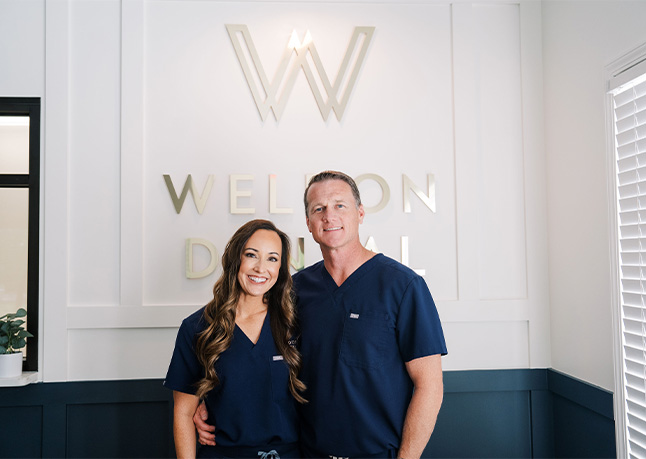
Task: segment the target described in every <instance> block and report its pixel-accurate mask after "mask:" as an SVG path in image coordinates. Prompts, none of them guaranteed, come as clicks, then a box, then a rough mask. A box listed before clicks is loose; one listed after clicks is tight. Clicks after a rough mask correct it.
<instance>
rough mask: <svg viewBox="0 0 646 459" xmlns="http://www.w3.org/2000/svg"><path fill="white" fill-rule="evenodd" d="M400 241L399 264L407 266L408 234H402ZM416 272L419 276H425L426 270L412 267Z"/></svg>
mask: <svg viewBox="0 0 646 459" xmlns="http://www.w3.org/2000/svg"><path fill="white" fill-rule="evenodd" d="M400 243H401V264H402V265H404V266H408V267H409V268H410V266H409V264H408V236H402V237H401V239H400ZM413 271H415V272H416V273H417V274H419V275H420V276H425V275H426V270H425V269H413Z"/></svg>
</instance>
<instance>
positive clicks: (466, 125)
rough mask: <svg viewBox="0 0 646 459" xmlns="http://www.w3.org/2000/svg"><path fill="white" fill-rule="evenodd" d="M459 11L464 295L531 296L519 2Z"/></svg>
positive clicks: (456, 30) (456, 40)
mask: <svg viewBox="0 0 646 459" xmlns="http://www.w3.org/2000/svg"><path fill="white" fill-rule="evenodd" d="M453 12H454V15H453V23H454V44H455V46H454V63H455V113H456V115H455V116H456V177H457V178H456V180H457V186H458V193H457V202H458V226H459V232H458V234H459V236H458V247H460V250H461V251H462V253H461V255H460V263H461V264H462V265H463V266H462V267H461V278H460V283H461V286H460V288H461V292H460V293H461V298H469V299H474V298H480V299H514V298H526V296H527V264H526V234H525V203H524V199H525V194H524V169H523V168H524V158H523V143H522V141H523V123H522V84H521V52H520V13H519V5H517V4H504V3H500V4H472V5H470V4H455V5H453ZM474 255H476V257H474Z"/></svg>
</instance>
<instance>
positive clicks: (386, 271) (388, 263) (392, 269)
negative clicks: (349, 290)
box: [374, 254, 420, 282]
mask: <svg viewBox="0 0 646 459" xmlns="http://www.w3.org/2000/svg"><path fill="white" fill-rule="evenodd" d="M374 261H375V268H376V269H377V270H378V271H379V272H380V273H381V274H382V275H385V276H388V277H390V278H393V279H397V280H401V281H404V282H410V281H411V280H413V279H417V278H419V277H420V276H419V274H417V273H416V272H415V271H413V270H412V269H410V268H409V267H408V266H406V265H403V264H402V263H400V262H398V261H397V260H394V259H392V258H390V257H388V256H386V255H384V254H378V255H377V256H375V257H374Z"/></svg>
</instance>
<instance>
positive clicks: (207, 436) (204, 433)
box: [193, 402, 215, 446]
mask: <svg viewBox="0 0 646 459" xmlns="http://www.w3.org/2000/svg"><path fill="white" fill-rule="evenodd" d="M208 418H209V413H208V412H207V411H206V405H205V404H204V402H202V403H200V404H199V405H198V406H197V409H196V410H195V414H193V424H195V429H197V435H198V439H197V441H199V442H200V445H210V446H215V434H214V433H213V432H215V426H212V425H210V424H207V423H206V420H207V419H208Z"/></svg>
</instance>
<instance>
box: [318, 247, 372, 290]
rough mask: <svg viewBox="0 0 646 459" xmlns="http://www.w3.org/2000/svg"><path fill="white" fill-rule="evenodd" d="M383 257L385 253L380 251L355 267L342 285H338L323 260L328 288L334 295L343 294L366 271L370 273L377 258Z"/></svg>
mask: <svg viewBox="0 0 646 459" xmlns="http://www.w3.org/2000/svg"><path fill="white" fill-rule="evenodd" d="M382 257H383V254H381V253H378V254H376V255H375V256H373V257H371V258H369V259H368V260H366V261H365V262H364V263H363V264H362V265H360V266H359V267H358V268H357V269H355V270H354V271H353V272H352V274H350V275H349V276H348V278H347V279H346V280H344V281H343V283H342V284H341V285H336V282H335V281H334V279H333V278H332V276H331V275H330V273H329V272H328V270H327V269H326V268H325V262H323V261H321V275H322V277H323V281H324V282H325V286H326V288H327V289H328V291H329V292H330V293H332V294H334V295H341V294H343V292H345V291H346V290H347V289H349V288H350V287H351V286H352V285H354V284H355V283H356V282H358V281H359V280H360V279H361V278H362V277H363V276H365V275H366V273H368V272H369V271H370V270H371V269H372V268H373V267H374V266H375V264H376V263H377V260H378V259H380V258H382Z"/></svg>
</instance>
